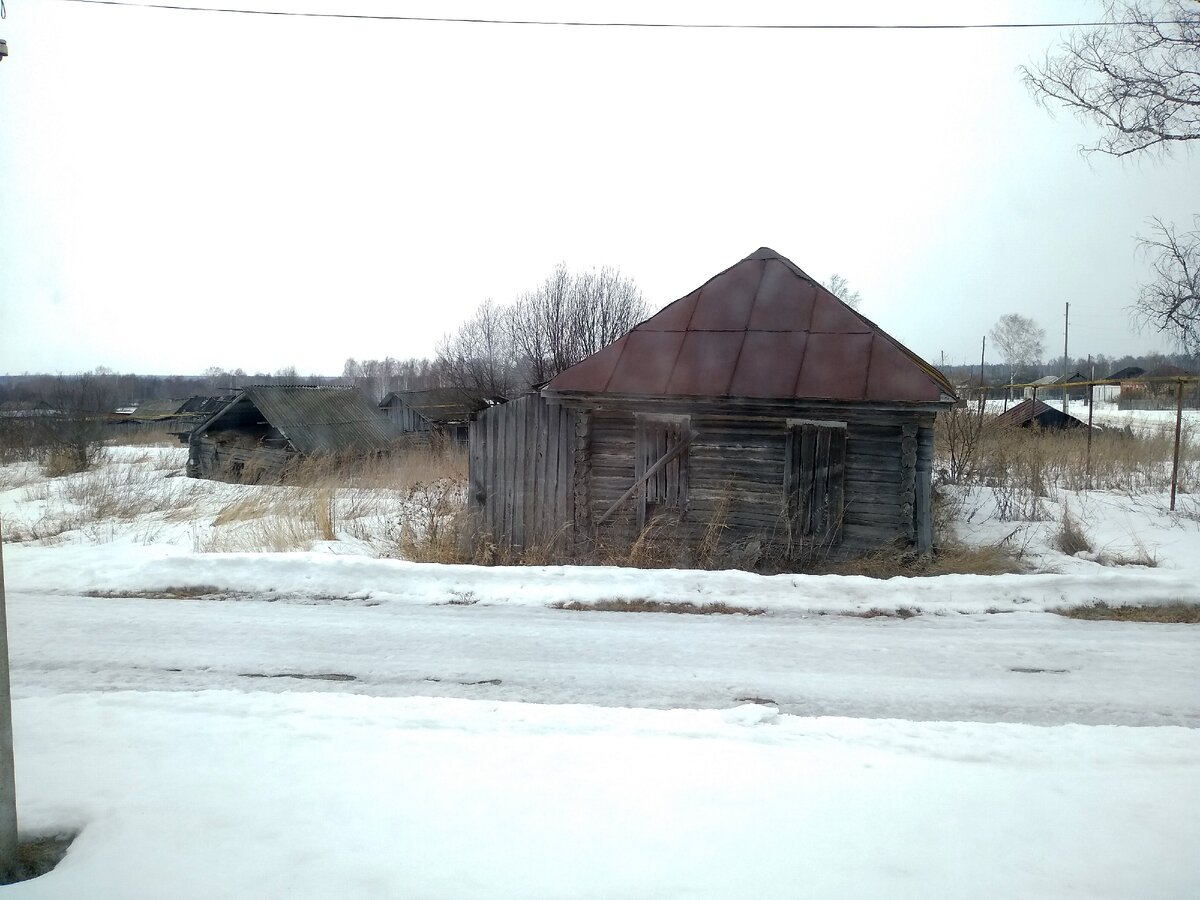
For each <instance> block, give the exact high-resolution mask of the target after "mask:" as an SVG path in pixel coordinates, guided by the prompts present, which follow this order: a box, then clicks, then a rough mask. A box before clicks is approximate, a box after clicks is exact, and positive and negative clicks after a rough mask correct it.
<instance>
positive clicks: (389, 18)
mask: <svg viewBox="0 0 1200 900" xmlns="http://www.w3.org/2000/svg"><path fill="white" fill-rule="evenodd" d="M58 2H59V3H87V4H91V5H94V6H124V7H133V8H137V9H165V10H173V11H177V12H208V13H232V14H236V15H245V16H294V17H298V18H304V19H365V20H369V21H376V22H380V21H382V22H438V23H451V24H457V25H541V26H558V27H566V28H700V29H709V30H730V31H737V30H743V31H970V30H998V29H1017V28H1096V27H1106V26H1116V25H1134V24H1140V23H1134V22H989V23H978V24H969V23H959V24H954V23H940V24H925V25H916V24H886V25H885V24H849V23H844V24H834V25H819V24H783V23H732V22H586V21H574V20H567V19H485V18H474V17H451V16H398V15H388V14H383V13H380V14H371V13H335V12H301V11H298V10H275V9H235V8H232V7H222V6H189V5H184V4H175V3H137V2H134V0H58ZM1156 24H1159V25H1182V24H1185V23H1183V22H1175V21H1162V22H1158V23H1156Z"/></svg>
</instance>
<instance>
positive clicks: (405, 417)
mask: <svg viewBox="0 0 1200 900" xmlns="http://www.w3.org/2000/svg"><path fill="white" fill-rule="evenodd" d="M487 406H488V404H487V403H486V402H485V401H483V400H479V399H476V398H472V397H468V396H467V395H466V394H464V393H463V392H462V391H459V390H455V389H453V388H430V389H429V390H424V391H392V392H390V393H389V394H388V395H387V396H386V397H384V398H383V400H382V401H380V403H379V408H380V409H381V410H383V412H384V414H385V415H386V416H387V417H388V418H389V419H391V420H392V421H393V422H394V423H395V424H396V426H397V427H398V428H399V429H400V431H401V432H402V433H403V434H404V435H406V436H409V437H410V439H412V440H416V441H418V442H420V441H426V440H430V439H434V438H436V437H439V436H440V437H441V438H443V439H444V440H447V441H450V442H451V443H453V444H456V445H460V446H461V445H465V444H466V443H467V424H468V423H469V422H470V421H471V418H472V417H473V416H474V415H475V414H476V413H478V412H480V411H481V410H483V409H485V408H487Z"/></svg>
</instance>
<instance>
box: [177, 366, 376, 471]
mask: <svg viewBox="0 0 1200 900" xmlns="http://www.w3.org/2000/svg"><path fill="white" fill-rule="evenodd" d="M397 437H399V432H398V430H397V429H396V427H395V426H394V425H393V424H392V423H391V422H389V421H388V419H387V418H386V417H384V416H383V415H381V414H380V412H379V410H378V409H377V408H376V407H375V406H374V405H372V404H371V403H369V402H368V401H367V399H366V398H365V397H363V395H362V394H360V393H359V392H358V391H357V390H355V389H354V388H343V387H323V386H322V387H318V386H312V385H291V384H289V385H281V384H272V385H254V386H251V387H246V388H242V389H241V390H240V391H239V392H238V394H237V395H236V396H235V397H234V398H233V399H232V400H229V401H227V402H226V403H225V404H224V405H223V406H222V407H221V408H220V409H219V410H218V411H217V412H215V413H214V414H213V415H212V416H211V417H210V418H208V419H207V420H205V421H204V422H203V424H201V425H199V426H197V427H196V428H195V429H193V430H192V433H191V436H190V438H189V441H188V465H187V473H188V475H190V476H191V477H193V478H212V479H216V480H218V481H253V482H258V481H273V480H278V478H279V477H280V476H281V475H282V474H283V471H284V469H285V468H286V467H287V465H288V464H289V463H292V462H294V461H295V460H297V459H299V458H301V457H311V456H346V457H364V456H369V455H371V454H376V453H384V452H386V451H388V450H389V449H390V448H391V447H392V444H393V442H394V441H395V440H396V438H397Z"/></svg>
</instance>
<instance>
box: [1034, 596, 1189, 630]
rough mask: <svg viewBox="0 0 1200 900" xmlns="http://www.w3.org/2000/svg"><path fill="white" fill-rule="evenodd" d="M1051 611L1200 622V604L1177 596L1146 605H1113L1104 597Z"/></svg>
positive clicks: (1089, 618) (1100, 617)
mask: <svg viewBox="0 0 1200 900" xmlns="http://www.w3.org/2000/svg"><path fill="white" fill-rule="evenodd" d="M1050 612H1052V613H1055V614H1057V615H1060V616H1066V617H1067V618H1068V619H1084V620H1086V621H1095V622H1098V621H1106V622H1169V623H1176V624H1186V625H1200V604H1196V603H1185V602H1184V601H1182V600H1176V601H1173V602H1171V603H1154V604H1148V605H1146V606H1133V605H1121V606H1110V605H1108V604H1107V603H1105V602H1104V601H1103V600H1097V601H1096V602H1095V603H1085V604H1082V605H1080V606H1060V607H1058V608H1057V609H1052V610H1050Z"/></svg>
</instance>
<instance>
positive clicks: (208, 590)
mask: <svg viewBox="0 0 1200 900" xmlns="http://www.w3.org/2000/svg"><path fill="white" fill-rule="evenodd" d="M83 596H85V597H103V598H105V599H114V600H126V599H135V600H196V599H200V598H204V597H218V598H221V599H224V598H227V597H229V596H230V592H229V591H224V590H222V589H221V588H219V587H215V586H214V585H211V584H202V585H197V586H195V587H165V588H156V589H155V590H152V591H150V590H146V591H84V592H83Z"/></svg>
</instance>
